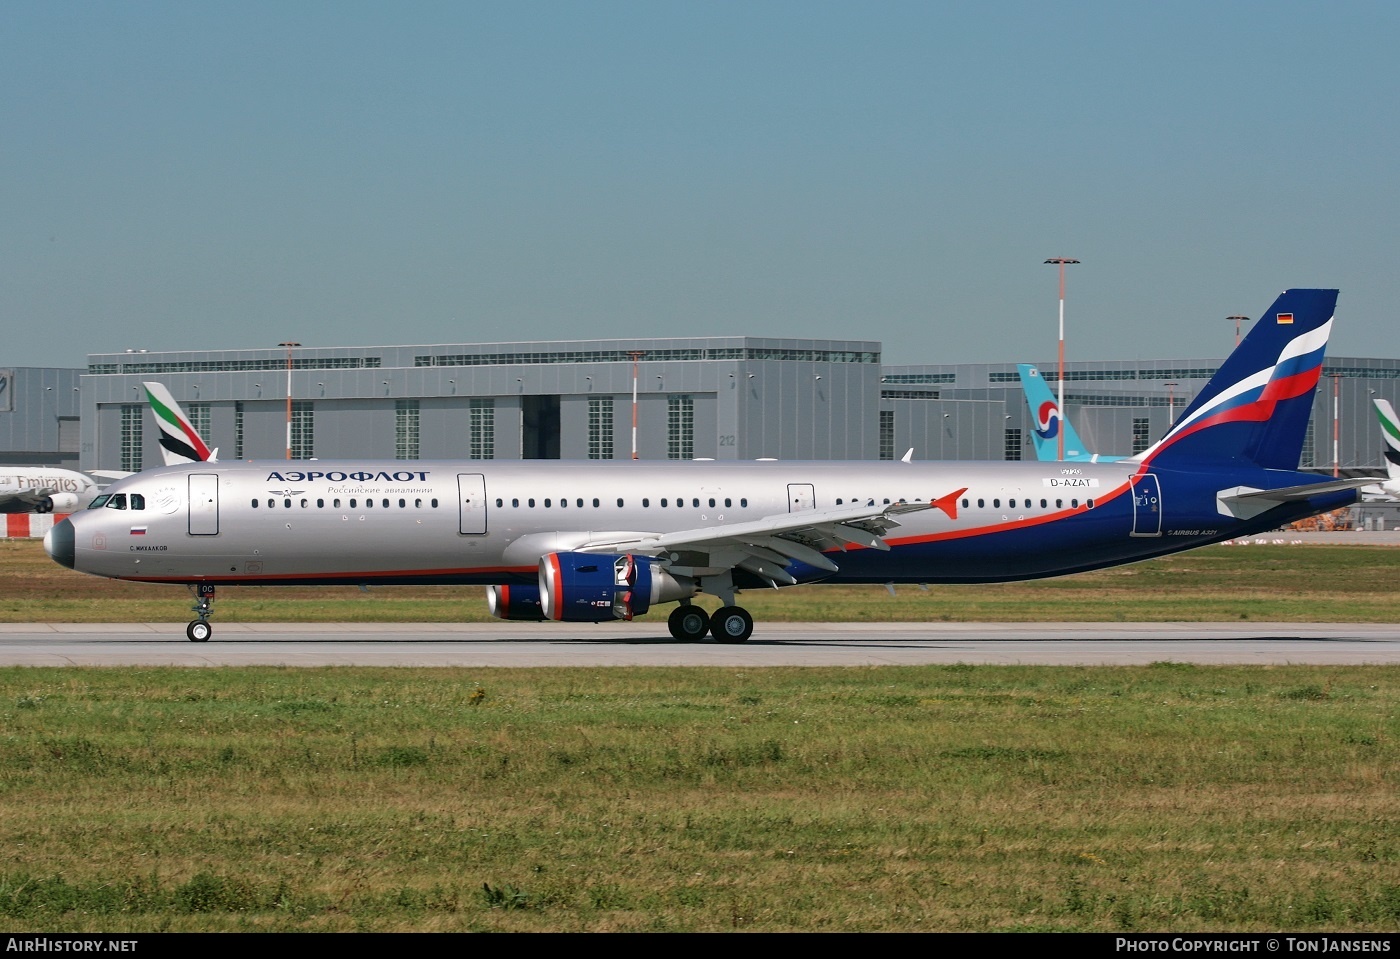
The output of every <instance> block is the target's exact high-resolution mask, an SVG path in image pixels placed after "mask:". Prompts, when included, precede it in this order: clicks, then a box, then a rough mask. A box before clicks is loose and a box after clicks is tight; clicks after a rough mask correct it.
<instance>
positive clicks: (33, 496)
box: [0, 486, 58, 509]
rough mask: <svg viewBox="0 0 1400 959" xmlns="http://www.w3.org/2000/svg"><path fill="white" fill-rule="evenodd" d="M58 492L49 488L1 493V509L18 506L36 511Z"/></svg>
mask: <svg viewBox="0 0 1400 959" xmlns="http://www.w3.org/2000/svg"><path fill="white" fill-rule="evenodd" d="M56 492H58V490H56V489H54V488H53V487H51V486H48V487H34V488H31V489H22V490H16V491H15V492H13V493H0V509H3V508H5V507H7V506H14V505H16V504H21V505H23V506H27V507H29V508H30V509H34V508H36V507H38V506H40V505H43V504H45V503H47V501H48V499H49V497H50V496H51V495H53V494H54V493H56Z"/></svg>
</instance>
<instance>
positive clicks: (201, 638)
mask: <svg viewBox="0 0 1400 959" xmlns="http://www.w3.org/2000/svg"><path fill="white" fill-rule="evenodd" d="M190 592H191V593H192V594H194V596H195V600H196V602H195V604H194V605H193V606H191V607H190V609H192V610H193V611H194V614H195V615H196V616H198V617H199V618H198V619H196V620H192V621H191V622H190V624H189V625H188V626H186V627H185V636H186V637H188V639H189V641H190V642H192V643H207V642H208V641H209V637H210V636H211V635H213V633H214V627H213V626H211V625H209V617H210V616H211V615H213V613H214V587H213V585H212V584H210V583H191V584H190Z"/></svg>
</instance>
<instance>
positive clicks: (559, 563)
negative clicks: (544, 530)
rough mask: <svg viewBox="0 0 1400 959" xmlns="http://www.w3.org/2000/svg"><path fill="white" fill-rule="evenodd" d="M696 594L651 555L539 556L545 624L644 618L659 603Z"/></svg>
mask: <svg viewBox="0 0 1400 959" xmlns="http://www.w3.org/2000/svg"><path fill="white" fill-rule="evenodd" d="M694 594H695V585H694V583H692V582H691V581H690V580H689V579H677V578H676V577H674V576H672V575H671V574H670V573H669V572H667V571H666V570H665V569H664V568H662V567H661V566H659V565H658V564H657V563H656V561H655V560H653V559H652V558H651V557H649V556H633V555H631V554H624V555H621V556H608V555H602V554H599V553H547V554H545V555H544V556H542V557H540V586H539V597H540V604H541V608H542V610H543V612H544V616H545V618H546V619H554V620H562V621H564V622H570V623H602V622H607V621H608V620H611V619H631V618H632V617H633V616H640V615H642V614H643V613H645V612H646V611H647V610H649V609H651V607H652V606H653V605H655V604H657V603H667V602H672V601H674V600H678V599H683V598H685V597H687V596H693V595H694Z"/></svg>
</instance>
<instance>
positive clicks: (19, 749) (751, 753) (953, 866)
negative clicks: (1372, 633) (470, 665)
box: [0, 663, 1400, 932]
mask: <svg viewBox="0 0 1400 959" xmlns="http://www.w3.org/2000/svg"><path fill="white" fill-rule="evenodd" d="M1398 680H1400V667H1326V668H1307V667H1292V666H1290V667H1277V668H1266V667H1206V666H1190V665H1186V664H1181V663H1157V664H1154V665H1152V666H1149V667H1138V668H1108V667H1099V668H1075V667H1050V668H1031V667H1000V666H970V665H954V666H929V667H898V668H895V667H889V668H856V669H825V668H813V669H800V668H798V669H611V670H609V669H542V670H532V669H510V670H490V669H477V670H460V669H433V670H428V669H360V668H354V669H350V668H344V669H276V668H257V669H223V668H219V669H197V670H195V669H121V670H114V669H47V668H45V669H36V668H27V669H5V670H0V848H3V849H4V853H5V855H4V857H3V859H0V925H3V926H4V927H5V928H7V929H9V930H10V931H12V932H25V931H39V930H42V931H105V932H121V931H149V930H176V931H178V930H386V931H393V930H501V931H513V930H518V931H540V930H569V931H575V930H578V931H581V930H591V931H607V930H623V931H630V930H663V931H690V930H707V931H719V930H735V929H742V930H765V931H779V930H860V931H867V930H872V931H873V930H890V931H897V930H898V931H904V930H1038V929H1044V930H1098V931H1105V930H1179V931H1191V930H1240V931H1245V930H1280V929H1284V930H1298V931H1323V930H1351V931H1367V930H1371V931H1395V930H1397V929H1400V833H1397V832H1396V830H1395V828H1394V824H1395V823H1396V822H1397V821H1400V788H1397V787H1400V773H1397V770H1400V750H1397V746H1396V743H1397V733H1400V720H1397V715H1400V711H1398V710H1397V706H1400V682H1397V681H1398Z"/></svg>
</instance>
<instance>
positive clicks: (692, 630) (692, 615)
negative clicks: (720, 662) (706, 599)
mask: <svg viewBox="0 0 1400 959" xmlns="http://www.w3.org/2000/svg"><path fill="white" fill-rule="evenodd" d="M666 627H667V629H669V630H670V631H671V635H672V636H673V637H674V638H676V639H677V640H679V641H680V642H682V643H698V642H699V641H700V640H702V639H704V638H705V634H706V633H710V634H712V635H713V636H714V637H715V641H716V642H720V643H742V642H745V641H747V640H748V638H749V637H750V636H752V635H753V617H752V616H750V615H749V611H748V610H746V609H744V608H743V607H742V606H725V607H723V608H721V609H717V610H715V612H714V614H713V615H707V614H706V613H705V611H704V610H703V609H701V608H700V607H699V606H677V607H676V608H675V609H673V610H671V616H670V618H669V619H667V621H666Z"/></svg>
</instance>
